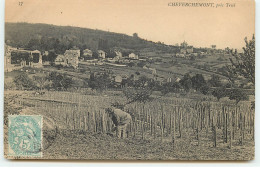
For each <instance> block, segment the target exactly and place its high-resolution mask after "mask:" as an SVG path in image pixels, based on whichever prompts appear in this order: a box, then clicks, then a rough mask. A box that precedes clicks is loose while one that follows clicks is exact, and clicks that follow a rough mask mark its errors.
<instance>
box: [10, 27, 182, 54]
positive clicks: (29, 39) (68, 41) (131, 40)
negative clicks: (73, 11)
mask: <svg viewBox="0 0 260 173" xmlns="http://www.w3.org/2000/svg"><path fill="white" fill-rule="evenodd" d="M5 28H6V33H5V36H6V37H5V39H6V43H7V44H9V45H11V46H14V47H23V48H28V49H38V50H52V49H54V50H55V52H56V53H58V52H59V53H62V52H64V50H66V49H69V48H71V47H73V46H77V47H78V48H80V49H81V50H84V49H86V48H89V49H91V50H97V49H102V50H109V49H112V48H115V47H121V48H125V49H132V50H134V51H139V50H142V49H145V48H151V49H154V50H156V51H163V52H168V53H176V52H177V48H176V47H175V46H169V45H165V44H163V43H155V42H152V41H148V40H145V39H141V38H140V37H138V34H134V35H133V36H129V35H125V34H118V33H113V32H106V31H101V30H94V29H87V28H79V27H70V26H54V25H48V24H29V23H6V25H5Z"/></svg>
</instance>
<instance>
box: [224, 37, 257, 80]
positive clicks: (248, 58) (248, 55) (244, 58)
mask: <svg viewBox="0 0 260 173" xmlns="http://www.w3.org/2000/svg"><path fill="white" fill-rule="evenodd" d="M245 43H246V46H245V47H243V53H240V54H234V57H235V58H233V59H232V58H230V62H231V64H232V65H231V66H228V69H229V73H231V74H232V75H233V76H234V75H235V76H243V77H244V78H246V79H248V80H249V81H250V82H252V83H253V84H255V36H254V35H253V37H252V40H249V41H248V40H247V37H246V38H245Z"/></svg>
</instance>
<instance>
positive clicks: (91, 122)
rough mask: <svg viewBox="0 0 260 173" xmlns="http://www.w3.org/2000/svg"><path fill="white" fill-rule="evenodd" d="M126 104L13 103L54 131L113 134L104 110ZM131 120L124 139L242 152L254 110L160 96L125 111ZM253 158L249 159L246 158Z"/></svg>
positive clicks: (97, 100)
mask: <svg viewBox="0 0 260 173" xmlns="http://www.w3.org/2000/svg"><path fill="white" fill-rule="evenodd" d="M116 101H117V102H121V103H124V102H126V100H125V99H124V98H123V97H122V96H120V95H118V96H114V95H113V96H94V95H84V94H79V93H70V92H46V93H45V94H44V95H39V96H30V95H28V96H24V97H19V99H16V103H17V104H19V105H22V106H25V107H28V108H30V109H32V110H33V111H35V112H37V113H39V114H42V115H44V116H46V117H48V118H52V119H53V121H54V122H55V125H56V126H57V128H58V129H59V130H60V131H62V130H70V131H83V132H84V131H85V132H88V133H91V134H103V135H114V133H115V132H114V130H113V123H112V121H111V119H110V118H109V117H108V115H107V114H106V113H105V108H106V107H109V106H110V105H111V103H114V102H116ZM125 111H127V112H129V113H130V114H131V115H132V119H133V121H132V122H131V124H130V125H129V126H128V128H127V139H138V140H143V141H157V142H158V143H161V144H167V145H168V146H169V147H171V149H172V150H174V149H178V148H179V145H181V142H183V141H185V145H187V146H189V147H192V148H193V149H196V147H206V148H216V149H218V148H225V149H228V150H230V149H232V148H234V147H247V145H253V144H252V143H253V142H254V109H251V103H250V102H241V103H239V104H238V105H235V104H231V103H228V102H227V103H222V102H213V101H197V100H191V99H188V98H174V97H163V98H160V99H154V100H152V101H151V102H147V103H137V102H135V103H132V104H129V105H127V106H126V107H125ZM247 159H252V158H247Z"/></svg>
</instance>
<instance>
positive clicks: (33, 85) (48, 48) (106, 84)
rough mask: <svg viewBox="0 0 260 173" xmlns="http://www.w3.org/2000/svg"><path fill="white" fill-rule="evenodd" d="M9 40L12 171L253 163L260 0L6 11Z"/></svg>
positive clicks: (59, 0)
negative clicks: (82, 164) (34, 166)
mask: <svg viewBox="0 0 260 173" xmlns="http://www.w3.org/2000/svg"><path fill="white" fill-rule="evenodd" d="M4 34H5V36H4V116H3V119H4V156H5V158H7V159H49V160H53V159H55V160H63V159H66V160H98V161H100V160H101V161H102V160H107V161H138V160H141V161H147V160H148V161H160V160H163V161H176V160H177V161H179V160H182V161H187V160H192V161H197V160H204V161H205V160H214V161H220V160H222V161H228V160H231V161H237V160H239V161H248V160H254V158H255V1H254V0H196V1H195V0H186V1H185V0H173V1H171V0H160V1H159V0H142V1H138V0H124V1H122V0H106V1H103V0H95V1H92V0H73V1H72V0H6V1H5V31H4ZM2 61H3V60H2Z"/></svg>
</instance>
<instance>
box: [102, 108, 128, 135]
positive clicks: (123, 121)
mask: <svg viewBox="0 0 260 173" xmlns="http://www.w3.org/2000/svg"><path fill="white" fill-rule="evenodd" d="M106 112H107V113H108V115H109V117H110V118H111V119H112V121H113V123H114V125H115V126H116V136H117V137H118V138H125V137H126V127H127V124H129V123H130V122H131V121H132V117H131V115H130V114H129V113H127V112H125V111H123V110H121V109H119V108H115V107H112V108H107V109H106Z"/></svg>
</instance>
